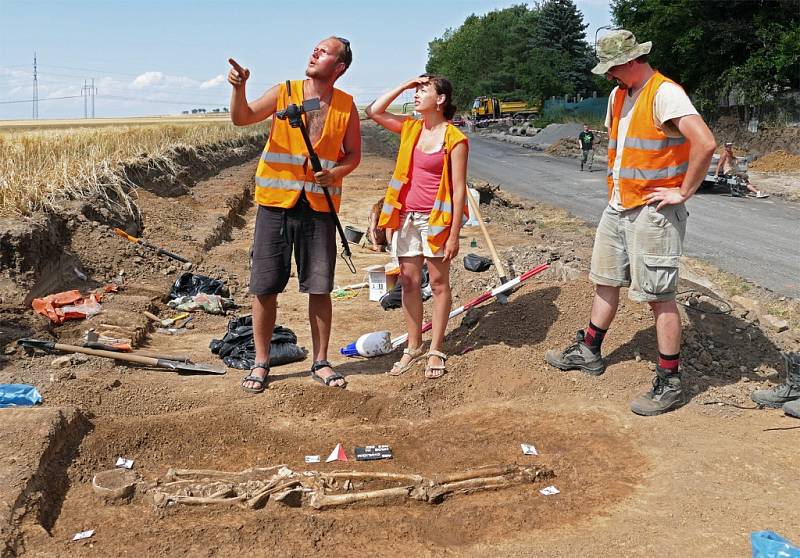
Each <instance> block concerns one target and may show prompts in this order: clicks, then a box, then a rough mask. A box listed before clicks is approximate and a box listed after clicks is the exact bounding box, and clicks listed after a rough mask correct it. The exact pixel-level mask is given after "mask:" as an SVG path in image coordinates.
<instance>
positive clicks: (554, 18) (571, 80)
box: [533, 0, 594, 93]
mask: <svg viewBox="0 0 800 558" xmlns="http://www.w3.org/2000/svg"><path fill="white" fill-rule="evenodd" d="M588 26H589V25H588V24H586V23H584V22H583V14H581V12H579V11H578V8H577V7H576V6H575V3H574V2H573V1H572V0H546V1H545V2H544V3H543V4H542V5H541V8H540V9H539V25H538V27H537V30H536V34H535V35H534V40H533V46H534V51H533V52H534V53H536V54H538V56H539V57H543V56H542V55H543V53H546V52H549V53H552V54H551V55H550V56H547V57H546V59H547V60H548V61H549V62H551V63H552V62H555V63H556V64H557V69H556V78H557V79H559V80H560V81H563V82H564V85H565V87H564V89H565V90H564V93H577V92H586V91H589V90H591V89H592V83H593V80H592V78H591V68H592V66H594V59H593V57H592V51H591V50H590V48H589V45H588V44H587V43H586V28H587V27H588ZM554 55H555V56H554ZM543 58H544V57H543ZM543 62H544V60H543Z"/></svg>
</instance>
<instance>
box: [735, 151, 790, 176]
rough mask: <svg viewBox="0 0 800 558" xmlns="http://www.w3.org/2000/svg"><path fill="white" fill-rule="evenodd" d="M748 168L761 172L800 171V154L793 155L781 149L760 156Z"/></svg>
mask: <svg viewBox="0 0 800 558" xmlns="http://www.w3.org/2000/svg"><path fill="white" fill-rule="evenodd" d="M748 168H749V169H752V170H756V171H760V172H793V171H800V155H792V154H791V153H787V152H786V151H783V150H782V149H781V150H778V151H773V152H772V153H767V154H766V155H764V156H763V157H759V158H758V159H757V160H755V161H754V162H752V163H750V165H749V167H748Z"/></svg>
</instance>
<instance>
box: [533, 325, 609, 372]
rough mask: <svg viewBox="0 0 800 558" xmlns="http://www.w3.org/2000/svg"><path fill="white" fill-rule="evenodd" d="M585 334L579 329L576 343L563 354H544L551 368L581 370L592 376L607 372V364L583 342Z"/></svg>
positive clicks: (548, 352)
mask: <svg viewBox="0 0 800 558" xmlns="http://www.w3.org/2000/svg"><path fill="white" fill-rule="evenodd" d="M583 340H584V332H583V330H582V329H579V330H578V332H577V333H576V334H575V343H573V344H572V345H570V346H569V347H567V348H566V349H564V351H563V352H560V353H559V352H558V351H553V350H549V351H547V352H546V353H545V354H544V359H545V360H546V361H547V364H549V365H550V366H555V367H556V368H558V369H560V370H581V371H582V372H585V373H586V374H591V375H592V376H599V375H600V374H602V373H603V372H605V371H606V362H605V361H604V360H603V357H602V356H600V351H597V352H596V353H595V352H594V351H592V349H591V348H589V345H587V344H586V343H584V342H583Z"/></svg>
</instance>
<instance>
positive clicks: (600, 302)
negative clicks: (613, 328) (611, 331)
mask: <svg viewBox="0 0 800 558" xmlns="http://www.w3.org/2000/svg"><path fill="white" fill-rule="evenodd" d="M619 289H620V288H619V287H608V286H606V285H595V292H594V301H593V302H592V315H591V320H592V323H593V324H594V325H596V326H597V327H599V328H600V329H608V328H609V326H610V325H611V322H613V321H614V316H616V315H617V306H619Z"/></svg>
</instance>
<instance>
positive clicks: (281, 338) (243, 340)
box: [209, 315, 307, 370]
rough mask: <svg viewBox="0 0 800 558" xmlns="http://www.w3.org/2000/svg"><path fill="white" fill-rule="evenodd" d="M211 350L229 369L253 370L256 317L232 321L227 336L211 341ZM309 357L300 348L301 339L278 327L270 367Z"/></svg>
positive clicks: (271, 351)
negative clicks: (298, 343)
mask: <svg viewBox="0 0 800 558" xmlns="http://www.w3.org/2000/svg"><path fill="white" fill-rule="evenodd" d="M209 348H210V349H211V352H212V353H214V354H215V355H219V357H220V358H221V359H222V361H223V362H224V363H225V364H226V365H227V366H230V367H231V368H238V369H240V370H249V369H250V367H251V366H252V365H253V364H255V361H256V346H255V342H254V340H253V317H252V316H250V315H247V316H242V317H240V318H234V319H232V320H230V321H229V322H228V330H227V332H226V333H225V336H224V337H223V338H222V339H214V340H213V341H211V343H210V344H209ZM306 356H307V353H306V350H305V349H304V348H303V347H298V346H297V336H296V335H295V334H294V332H293V331H292V330H291V329H289V328H287V327H283V326H279V325H278V326H275V329H274V330H273V331H272V341H271V342H270V346H269V365H270V366H280V365H282V364H289V363H290V362H298V361H301V360H305V358H306Z"/></svg>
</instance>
